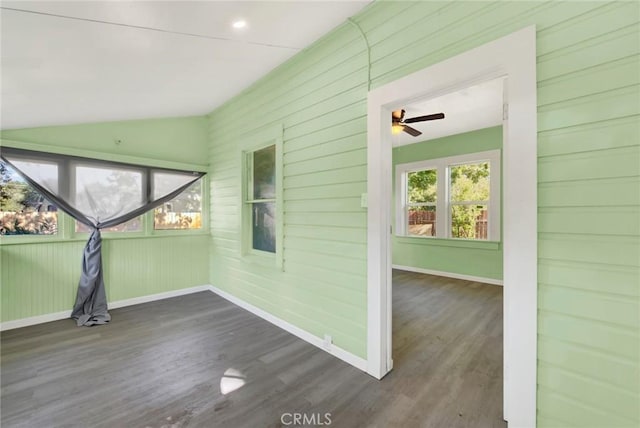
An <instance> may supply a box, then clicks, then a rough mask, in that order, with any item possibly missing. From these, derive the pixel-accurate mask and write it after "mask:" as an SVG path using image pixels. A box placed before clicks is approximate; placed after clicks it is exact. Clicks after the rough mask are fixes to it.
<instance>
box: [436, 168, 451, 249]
mask: <svg viewBox="0 0 640 428" xmlns="http://www.w3.org/2000/svg"><path fill="white" fill-rule="evenodd" d="M447 170H448V168H446V167H445V166H438V168H437V169H436V172H437V183H438V187H437V189H436V237H439V238H448V237H449V226H448V224H449V214H448V211H449V207H448V204H447V201H448V197H449V195H448V193H449V191H448V188H449V185H448V180H447Z"/></svg>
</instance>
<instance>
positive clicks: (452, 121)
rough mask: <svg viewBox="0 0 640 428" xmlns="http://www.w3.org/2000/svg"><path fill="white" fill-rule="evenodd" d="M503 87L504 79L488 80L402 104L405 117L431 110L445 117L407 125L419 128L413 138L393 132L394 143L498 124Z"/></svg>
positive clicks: (420, 139)
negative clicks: (441, 94) (408, 103)
mask: <svg viewBox="0 0 640 428" xmlns="http://www.w3.org/2000/svg"><path fill="white" fill-rule="evenodd" d="M502 86H503V79H496V80H491V81H488V82H484V83H481V84H479V85H475V86H471V87H469V88H467V89H464V90H462V91H459V92H452V93H450V94H446V95H443V96H441V97H438V98H433V99H430V100H423V101H417V102H415V103H412V104H410V105H407V106H405V107H404V109H405V111H406V113H405V119H407V118H411V117H416V116H424V115H427V114H432V113H444V115H445V118H444V119H441V120H433V121H428V122H417V123H412V124H410V126H411V127H413V128H415V129H417V130H418V131H421V132H422V135H419V136H417V137H412V136H411V135H409V134H407V133H406V132H402V133H400V134H397V135H393V136H392V141H393V146H394V147H398V146H404V145H406V144H413V143H419V142H421V141H426V140H433V139H435V138H441V137H446V136H449V135H456V134H462V133H463V132H469V131H475V130H477V129H483V128H489V127H491V126H497V125H501V124H502V90H503V88H502ZM389 120H391V119H389Z"/></svg>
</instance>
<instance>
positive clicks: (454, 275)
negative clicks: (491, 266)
mask: <svg viewBox="0 0 640 428" xmlns="http://www.w3.org/2000/svg"><path fill="white" fill-rule="evenodd" d="M392 267H393V268H394V269H398V270H406V271H409V272H416V273H426V274H427V275H437V276H444V277H447V278H455V279H464V280H467V281H474V282H484V283H485V284H493V285H503V282H502V280H501V279H493V278H483V277H480V276H473V275H462V274H459V273H452V272H442V271H439V270H431V269H422V268H417V267H413V266H402V265H392Z"/></svg>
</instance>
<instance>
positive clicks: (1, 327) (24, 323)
mask: <svg viewBox="0 0 640 428" xmlns="http://www.w3.org/2000/svg"><path fill="white" fill-rule="evenodd" d="M207 290H209V286H208V285H199V286H196V287H189V288H182V289H180V290H172V291H167V292H164V293H158V294H150V295H148V296H141V297H134V298H132V299H124V300H116V301H115V302H111V303H109V309H117V308H124V307H125V306H132V305H139V304H140V303H147V302H153V301H156V300H162V299H169V298H171V297H177V296H183V295H185V294H191V293H198V292H200V291H207ZM70 317H71V311H70V310H68V311H62V312H55V313H52V314H44V315H37V316H35V317H28V318H21V319H18V320H12V321H5V322H3V323H0V331H5V330H12V329H14V328H20V327H28V326H30V325H35V324H43V323H46V322H51V321H58V320H63V319H67V318H70Z"/></svg>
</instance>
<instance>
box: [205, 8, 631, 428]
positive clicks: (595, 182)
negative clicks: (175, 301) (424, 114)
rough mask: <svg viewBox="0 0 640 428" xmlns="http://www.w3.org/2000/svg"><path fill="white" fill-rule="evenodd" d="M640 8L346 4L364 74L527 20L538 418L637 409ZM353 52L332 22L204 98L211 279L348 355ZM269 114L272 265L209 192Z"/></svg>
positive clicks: (556, 422) (356, 98) (356, 63)
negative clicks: (280, 130)
mask: <svg viewBox="0 0 640 428" xmlns="http://www.w3.org/2000/svg"><path fill="white" fill-rule="evenodd" d="M639 17H640V10H639V5H638V3H637V2H463V1H461V2H437V1H430V2H376V3H374V4H372V5H371V6H369V7H367V8H366V9H365V10H364V11H362V12H361V13H360V14H358V15H356V16H355V17H354V20H355V21H356V22H357V23H358V24H359V25H360V26H361V28H362V29H363V30H364V32H365V34H366V36H367V38H368V40H369V43H370V45H371V64H372V67H371V76H372V87H374V88H375V87H377V86H380V85H382V84H385V83H387V82H390V81H393V80H396V79H398V78H400V77H403V76H406V75H407V74H409V73H411V72H414V71H417V70H421V69H423V68H425V67H427V66H430V65H432V64H435V63H438V62H440V61H442V60H444V59H447V58H450V57H452V56H454V55H456V54H459V53H462V52H465V51H467V50H469V49H472V48H474V47H477V46H479V45H481V44H483V43H486V42H489V41H491V40H495V39H496V38H499V37H502V36H505V35H507V34H509V33H511V32H513V31H516V30H519V29H521V28H523V27H525V26H528V25H536V29H537V40H538V46H537V73H538V88H539V90H538V124H539V140H538V141H539V150H538V154H539V168H538V169H539V193H538V201H539V228H540V235H539V275H540V292H539V294H540V297H539V300H540V302H539V303H540V314H539V324H540V339H539V355H538V360H539V368H540V372H539V375H538V383H539V390H538V417H539V420H538V425H539V426H541V427H546V426H549V427H558V426H562V427H583V426H638V425H639V424H640V414H639V410H638V406H637V405H635V406H633V405H632V403H637V402H638V401H639V399H640V395H639V394H640V392H639V389H640V387H639V385H638V379H639V378H638V371H639V368H638V367H639V364H640V363H639V361H640V334H639V331H638V325H639V324H640V316H639V312H640V311H639V308H640V302H639V300H638V296H639V295H640V291H639V287H640V268H639V267H638V262H637V260H638V257H639V256H640V254H639V251H640V236H639V234H638V232H639V230H638V222H637V215H638V211H639V208H640V168H639V167H638V153H639V152H638V146H639V144H640V125H639V119H640V116H639V115H640V103H639V102H638V97H639V96H640V91H639V87H638V83H640V77H639V73H638V63H639V56H638V55H639V54H640V25H639V21H640V19H639ZM366 65H367V64H366V48H365V46H364V43H363V42H362V40H361V39H360V37H359V34H358V33H357V31H356V30H355V29H354V28H353V27H352V26H350V25H347V24H346V23H345V24H344V25H342V26H340V27H338V28H336V29H335V30H334V31H333V32H331V33H330V34H328V35H327V36H325V37H323V38H322V39H321V40H319V41H318V42H317V43H315V44H314V45H312V46H310V47H309V48H307V49H305V51H304V52H302V53H301V54H299V55H296V56H295V57H293V58H292V59H291V60H290V61H288V62H287V63H285V64H283V65H282V66H280V67H278V68H277V69H276V70H274V71H273V72H272V73H270V74H269V75H268V76H266V77H265V78H263V79H261V80H260V81H259V82H257V83H256V84H254V85H253V86H251V87H250V88H248V89H247V90H245V91H243V93H242V94H240V95H239V96H238V97H235V98H234V99H233V100H231V101H230V102H228V103H226V104H225V105H223V106H222V107H221V108H219V109H217V110H216V111H214V112H213V113H212V114H210V115H209V159H210V165H211V168H212V201H211V203H212V219H211V230H212V234H213V240H212V246H211V261H210V268H211V280H212V282H213V283H214V284H215V285H216V286H218V287H220V288H222V289H224V290H226V291H228V292H230V293H232V294H234V295H236V296H238V297H240V298H242V299H245V300H247V301H248V302H250V303H253V304H255V305H257V306H259V307H261V308H263V309H265V310H267V311H269V312H272V313H274V314H275V315H277V316H279V317H281V318H283V319H285V320H288V321H289V322H292V323H294V324H296V325H297V326H299V327H301V328H304V329H305V330H307V331H309V332H311V333H313V334H316V335H318V336H320V337H322V336H323V335H324V334H325V333H326V334H331V335H332V336H333V337H334V339H335V343H336V344H337V345H338V346H341V347H343V348H345V349H346V350H348V351H350V352H353V353H355V354H356V355H359V356H362V357H365V350H366V270H365V265H364V263H361V262H359V260H365V259H364V257H366V253H365V251H364V250H363V248H364V247H363V244H365V243H366V228H365V227H366V212H365V211H364V210H363V211H361V212H358V209H357V205H356V201H357V200H358V199H359V197H360V194H361V193H363V192H366V164H365V162H366V159H364V157H362V158H361V157H360V156H363V155H362V154H363V153H364V149H365V148H366V96H367V93H366V79H367V67H366ZM274 124H283V125H284V153H285V155H284V169H285V188H284V210H285V219H284V220H285V225H284V259H285V271H284V272H279V271H273V269H268V268H265V267H264V266H257V265H255V264H252V263H249V262H247V261H246V260H244V259H243V258H242V257H240V255H239V252H238V251H237V250H236V248H237V242H238V240H239V239H240V235H241V233H240V230H239V222H238V220H237V218H236V217H235V216H234V214H231V213H232V212H235V211H233V210H223V209H221V208H219V207H220V206H234V205H237V204H238V199H237V198H236V197H234V195H237V192H239V191H240V187H239V184H238V180H239V177H240V172H239V170H238V169H239V165H237V164H236V163H235V162H236V157H235V153H236V146H237V144H238V143H239V142H242V141H243V139H245V138H249V137H251V136H252V135H255V134H259V133H260V132H262V129H264V128H266V127H268V126H273V125H274ZM239 129H240V130H242V131H240V132H239V131H238V130H239ZM359 162H361V163H359ZM218 170H220V173H217V172H216V171H218ZM216 210H219V211H218V212H220V213H221V214H220V215H216V214H215V213H216V212H217V211H216ZM222 213H229V214H222ZM634 220H636V221H634ZM334 242H335V244H333V243H334ZM343 244H345V245H343ZM349 244H351V245H349ZM477 267H478V266H474V268H477ZM496 270H497V269H496ZM247 274H253V275H247ZM262 275H268V276H269V277H270V278H273V280H272V281H262V280H260V278H261V276H262ZM487 275H488V273H487ZM311 282H313V284H314V285H313V288H311V287H312V286H311V285H310V283H311ZM306 287H309V292H308V294H298V293H295V291H294V290H296V289H298V288H306ZM354 293H355V294H354ZM320 298H324V299H325V300H323V301H322V303H321V304H320V303H319V299H320ZM281 301H286V302H288V303H287V304H286V305H282V304H280V303H279V302H281ZM341 301H348V302H350V305H351V306H352V307H353V308H354V310H353V313H350V314H349V313H346V314H345V313H344V312H343V309H338V308H339V304H338V302H341ZM285 306H286V307H285ZM316 306H322V307H321V309H322V311H313V310H310V308H314V307H316ZM345 317H347V318H348V319H349V322H348V323H347V322H345V323H343V324H341V322H340V321H344V318H345ZM591 331H593V332H594V334H593V335H589V332H591ZM603 391H611V393H606V394H605V393H603Z"/></svg>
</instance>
